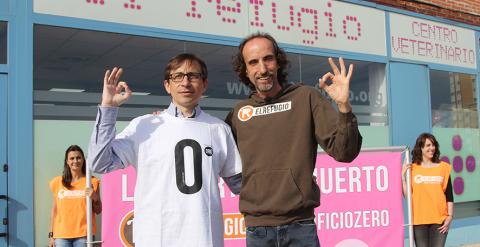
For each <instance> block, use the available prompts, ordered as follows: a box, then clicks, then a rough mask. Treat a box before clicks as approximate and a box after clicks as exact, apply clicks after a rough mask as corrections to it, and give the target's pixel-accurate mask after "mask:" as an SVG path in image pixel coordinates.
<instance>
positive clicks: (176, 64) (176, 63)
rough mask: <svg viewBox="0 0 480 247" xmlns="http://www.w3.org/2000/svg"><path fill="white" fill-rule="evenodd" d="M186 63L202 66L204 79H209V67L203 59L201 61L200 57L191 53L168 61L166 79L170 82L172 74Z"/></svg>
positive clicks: (165, 72)
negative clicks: (195, 63)
mask: <svg viewBox="0 0 480 247" xmlns="http://www.w3.org/2000/svg"><path fill="white" fill-rule="evenodd" d="M185 62H189V63H190V64H192V63H193V62H197V63H198V64H199V65H200V68H201V70H202V78H203V79H207V77H208V70H207V65H206V64H205V62H204V61H203V60H202V59H200V58H199V57H197V56H195V55H194V54H191V53H182V54H179V55H176V56H174V57H172V58H171V59H170V61H168V64H167V66H166V67H165V71H164V79H165V80H166V81H168V80H169V79H170V73H171V72H172V71H174V70H176V69H178V68H180V67H181V66H182V65H183V63H185Z"/></svg>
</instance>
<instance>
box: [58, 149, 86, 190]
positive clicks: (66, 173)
mask: <svg viewBox="0 0 480 247" xmlns="http://www.w3.org/2000/svg"><path fill="white" fill-rule="evenodd" d="M74 151H77V152H79V153H80V154H81V155H82V159H83V165H82V174H83V175H85V173H86V166H87V161H86V160H85V155H84V154H83V150H82V148H80V147H79V146H77V145H71V146H70V147H68V148H67V150H65V160H64V162H63V175H62V184H63V186H64V187H65V188H67V189H71V188H72V172H71V171H70V167H69V166H68V163H67V160H68V154H69V153H70V152H74Z"/></svg>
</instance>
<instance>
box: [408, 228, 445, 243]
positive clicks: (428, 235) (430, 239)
mask: <svg viewBox="0 0 480 247" xmlns="http://www.w3.org/2000/svg"><path fill="white" fill-rule="evenodd" d="M441 226H442V225H441V224H428V225H415V226H413V234H414V238H415V246H416V247H443V246H445V241H446V240H447V233H448V232H447V233H445V234H443V233H440V231H438V228H439V227H441Z"/></svg>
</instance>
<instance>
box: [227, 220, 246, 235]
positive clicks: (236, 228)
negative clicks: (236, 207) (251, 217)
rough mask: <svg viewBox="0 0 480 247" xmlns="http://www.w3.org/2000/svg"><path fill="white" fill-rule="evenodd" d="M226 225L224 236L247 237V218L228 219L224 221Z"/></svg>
mask: <svg viewBox="0 0 480 247" xmlns="http://www.w3.org/2000/svg"><path fill="white" fill-rule="evenodd" d="M223 224H224V225H225V230H224V234H225V235H227V236H238V235H245V234H246V232H245V218H243V217H231V218H230V217H226V218H225V219H224V221H223Z"/></svg>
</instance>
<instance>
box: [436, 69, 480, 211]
mask: <svg viewBox="0 0 480 247" xmlns="http://www.w3.org/2000/svg"><path fill="white" fill-rule="evenodd" d="M430 95H431V102H432V125H433V128H432V132H433V134H434V135H435V137H436V138H437V140H438V142H439V145H440V151H441V155H440V159H441V160H444V161H446V162H448V163H450V164H451V165H452V168H453V169H452V172H451V177H452V185H453V192H454V197H455V202H468V201H477V200H480V195H479V194H478V188H479V187H480V180H479V179H478V174H479V169H478V161H479V160H480V155H479V153H478V149H479V147H480V130H479V129H478V110H477V88H476V78H475V76H474V75H469V74H462V73H453V72H445V71H436V70H432V71H430Z"/></svg>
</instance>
